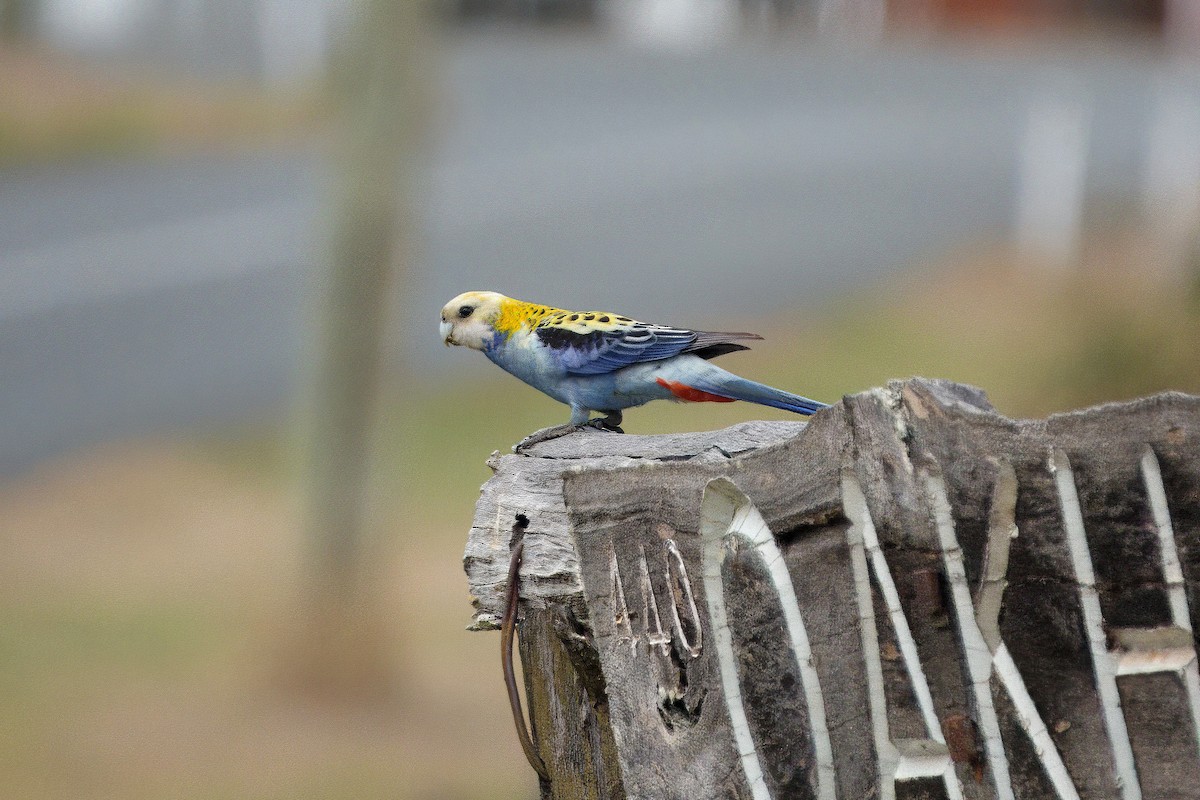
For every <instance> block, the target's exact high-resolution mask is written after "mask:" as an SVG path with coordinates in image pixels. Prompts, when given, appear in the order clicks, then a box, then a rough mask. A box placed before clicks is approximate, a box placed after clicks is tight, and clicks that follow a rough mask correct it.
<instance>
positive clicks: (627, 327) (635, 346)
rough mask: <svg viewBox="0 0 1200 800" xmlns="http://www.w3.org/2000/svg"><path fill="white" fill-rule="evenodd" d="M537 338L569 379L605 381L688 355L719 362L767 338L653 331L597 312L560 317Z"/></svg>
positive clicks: (544, 323)
mask: <svg viewBox="0 0 1200 800" xmlns="http://www.w3.org/2000/svg"><path fill="white" fill-rule="evenodd" d="M534 334H535V335H536V336H537V338H538V340H539V341H540V342H541V344H542V345H544V346H545V347H547V348H549V349H550V350H551V351H553V352H554V354H555V357H556V358H557V359H558V360H559V362H560V363H561V364H562V365H563V366H564V367H565V368H566V371H567V374H569V375H601V374H603V373H606V372H615V371H616V370H619V369H621V368H623V367H628V366H631V365H633V364H642V363H646V362H650V361H661V360H663V359H666V358H671V357H673V356H677V355H680V354H683V353H692V354H694V355H697V356H700V357H701V358H715V357H716V356H719V355H724V354H725V353H732V352H734V351H736V350H747V349H749V347H748V346H747V345H744V344H742V343H741V342H744V341H749V340H754V339H761V338H762V337H761V336H758V335H757V334H753V333H721V332H715V331H692V330H687V329H685V328H674V327H671V326H669V325H653V324H650V323H645V322H637V321H636V320H631V319H629V318H627V317H620V316H617V315H614V314H603V313H598V312H593V313H587V314H578V313H564V314H556V315H554V316H551V317H548V318H546V319H545V320H543V321H542V322H541V323H540V324H539V325H538V326H537V327H536V328H535V329H534Z"/></svg>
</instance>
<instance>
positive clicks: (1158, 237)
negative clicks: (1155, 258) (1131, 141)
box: [1142, 82, 1200, 270]
mask: <svg viewBox="0 0 1200 800" xmlns="http://www.w3.org/2000/svg"><path fill="white" fill-rule="evenodd" d="M1198 95H1200V92H1197V91H1196V90H1193V91H1190V92H1189V91H1187V89H1186V88H1185V87H1184V86H1182V85H1180V84H1179V83H1175V82H1171V83H1166V82H1164V84H1163V86H1162V87H1161V88H1160V89H1159V91H1158V97H1157V101H1156V108H1155V110H1154V113H1153V114H1152V115H1151V117H1150V128H1149V130H1148V132H1147V147H1146V166H1145V175H1144V181H1145V183H1144V185H1143V191H1142V209H1143V213H1144V214H1145V217H1146V229H1147V231H1148V232H1149V233H1150V234H1151V235H1152V236H1153V237H1154V239H1155V241H1156V244H1158V245H1159V246H1161V248H1162V252H1163V254H1164V257H1165V261H1166V265H1167V269H1168V270H1172V269H1175V268H1177V267H1179V266H1180V265H1181V264H1182V263H1183V262H1184V260H1185V259H1186V258H1187V255H1188V252H1189V250H1190V248H1191V247H1192V246H1193V244H1194V242H1195V240H1196V239H1197V237H1200V96H1198Z"/></svg>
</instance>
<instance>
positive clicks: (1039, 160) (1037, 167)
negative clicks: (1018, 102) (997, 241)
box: [1015, 92, 1089, 269]
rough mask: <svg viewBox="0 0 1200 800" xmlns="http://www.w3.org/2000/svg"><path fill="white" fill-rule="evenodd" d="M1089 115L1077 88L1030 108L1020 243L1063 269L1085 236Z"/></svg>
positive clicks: (1040, 260)
mask: <svg viewBox="0 0 1200 800" xmlns="http://www.w3.org/2000/svg"><path fill="white" fill-rule="evenodd" d="M1088 123H1089V119H1088V113H1087V111H1086V110H1085V104H1084V102H1083V101H1082V99H1081V98H1080V97H1079V93H1078V92H1061V93H1056V94H1052V95H1051V94H1047V95H1043V96H1041V97H1038V98H1036V99H1035V100H1034V101H1033V102H1032V103H1031V104H1030V107H1029V115H1028V118H1027V120H1026V123H1025V133H1024V136H1023V138H1022V140H1021V144H1020V148H1021V149H1020V152H1019V153H1018V154H1017V157H1018V174H1017V208H1016V230H1015V235H1016V242H1017V246H1018V248H1019V249H1020V250H1021V253H1022V255H1023V256H1024V257H1026V258H1027V259H1029V260H1031V261H1033V262H1034V263H1036V264H1038V265H1041V266H1045V267H1050V268H1055V269H1064V268H1067V267H1071V266H1073V265H1075V264H1076V263H1077V262H1078V259H1079V253H1080V248H1081V244H1082V239H1083V201H1084V184H1085V181H1086V178H1087V152H1088Z"/></svg>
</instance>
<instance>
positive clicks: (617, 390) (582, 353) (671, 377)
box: [440, 291, 827, 451]
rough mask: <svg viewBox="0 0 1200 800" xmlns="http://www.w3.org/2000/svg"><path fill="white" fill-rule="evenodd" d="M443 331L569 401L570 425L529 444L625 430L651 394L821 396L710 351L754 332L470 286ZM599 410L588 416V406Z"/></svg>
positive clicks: (730, 348) (792, 406)
mask: <svg viewBox="0 0 1200 800" xmlns="http://www.w3.org/2000/svg"><path fill="white" fill-rule="evenodd" d="M440 332H441V337H442V341H443V342H444V343H445V344H446V345H447V346H450V345H457V346H461V347H467V348H470V349H472V350H480V351H482V352H483V354H484V355H485V356H487V358H488V359H489V360H490V361H491V362H492V363H494V364H496V366H498V367H500V368H501V369H503V370H505V371H506V372H508V373H510V374H511V375H513V376H515V377H517V378H519V379H520V380H522V381H524V382H525V383H527V384H529V385H530V386H532V387H533V388H535V389H538V390H539V391H541V392H543V393H545V394H547V395H549V396H550V397H553V398H554V399H555V400H557V401H559V402H560V403H564V404H566V405H567V406H569V407H570V409H571V418H570V421H569V422H568V423H567V424H566V425H559V426H555V427H553V428H547V429H545V430H543V431H539V432H537V433H535V434H532V435H531V436H529V437H526V439H525V440H523V441H522V442H521V443H520V444H519V445H518V446H517V448H516V449H517V450H518V451H520V450H522V449H523V448H524V447H528V446H530V445H531V444H535V443H537V442H540V441H545V440H547V439H552V438H556V437H558V436H562V435H565V434H567V433H571V432H573V431H576V430H579V429H581V428H584V427H592V428H598V429H601V430H607V431H613V432H616V433H621V432H622V430H621V427H620V425H621V420H622V411H623V410H624V409H627V408H632V407H634V406H640V405H643V404H645V403H648V402H650V401H651V400H675V401H683V402H692V403H697V402H716V403H728V402H732V401H734V400H745V401H748V402H751V403H758V404H760V405H764V406H770V407H772V408H781V409H785V410H787V411H794V412H795V413H797V414H803V415H805V416H808V415H812V414H815V413H816V412H817V411H819V410H821V409H822V408H826V407H827V406H826V404H825V403H821V402H818V401H816V400H810V399H808V398H807V397H801V396H799V395H796V394H792V393H790V392H785V391H782V390H780V389H774V388H772V387H770V386H767V385H765V384H762V383H756V382H754V381H751V380H747V379H746V378H742V377H739V376H737V375H734V374H733V373H731V372H728V371H726V370H724V369H721V368H720V367H718V366H716V365H715V364H713V363H711V361H710V359H712V358H715V357H717V356H721V355H724V354H726V353H732V352H735V351H738V350H748V349H750V348H749V346H748V345H746V344H744V342H747V341H753V340H761V339H762V337H761V336H759V335H757V334H753V333H719V332H714V331H695V330H689V329H687V328H676V327H672V326H670V325H657V324H652V323H647V322H638V321H637V320H634V319H631V318H629V317H625V316H621V315H620V314H612V313H607V312H599V311H587V312H580V311H567V310H564V309H561V308H555V307H553V306H545V305H539V304H537V303H529V302H525V301H523V300H516V299H514V298H511V297H506V296H505V295H502V294H499V293H497V292H490V291H472V292H464V293H463V294H460V295H458V296H457V297H455V298H454V299H453V300H451V301H450V302H449V303H447V304H446V305H445V306H444V307H443V308H442V320H441V326H440ZM593 411H594V412H597V413H599V414H603V416H602V417H597V418H592V417H591V414H592V412H593Z"/></svg>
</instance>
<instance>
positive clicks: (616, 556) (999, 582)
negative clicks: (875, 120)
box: [465, 379, 1200, 800]
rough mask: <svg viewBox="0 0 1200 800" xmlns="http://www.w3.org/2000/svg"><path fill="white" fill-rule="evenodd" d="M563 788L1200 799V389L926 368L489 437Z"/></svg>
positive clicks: (500, 518)
mask: <svg viewBox="0 0 1200 800" xmlns="http://www.w3.org/2000/svg"><path fill="white" fill-rule="evenodd" d="M490 463H491V464H492V466H493V469H494V470H495V473H496V474H495V477H494V478H492V480H491V481H489V482H488V483H487V484H486V485H485V486H484V489H483V493H482V496H481V499H480V501H479V505H478V507H477V511H476V518H475V521H474V524H473V527H472V530H471V535H470V539H469V542H468V546H467V552H466V556H465V565H466V568H467V574H468V578H469V582H470V586H471V591H472V594H473V595H474V597H475V602H476V617H475V619H476V627H482V628H486V627H494V625H495V623H496V621H497V620H498V618H499V615H500V612H501V609H502V606H503V590H504V588H505V585H504V584H505V579H506V570H507V566H508V553H509V549H510V544H511V541H512V539H513V536H514V531H515V530H516V526H517V520H518V515H520V516H521V517H522V518H523V519H525V520H528V525H527V526H522V527H524V547H525V551H524V564H523V566H522V570H521V586H520V590H521V597H522V604H521V608H522V615H523V616H522V619H521V622H520V626H519V632H520V637H521V640H520V647H521V655H522V660H523V663H524V665H525V678H526V687H527V690H528V696H529V705H530V716H531V720H532V723H533V728H534V735H535V740H536V742H537V744H538V747H539V750H540V752H541V755H542V758H543V760H544V761H545V762H546V765H547V767H548V769H549V771H550V774H551V780H550V781H549V782H548V783H544V784H543V786H542V793H543V796H544V797H553V798H622V797H629V798H753V799H754V800H765V799H766V798H808V797H812V798H868V797H880V798H947V800H954V798H1005V799H1007V798H1013V799H1014V800H1015V799H1016V798H1039V799H1040V798H1063V799H1071V798H1121V800H1136V799H1137V798H1142V797H1145V798H1192V797H1196V798H1200V676H1198V673H1197V659H1196V643H1195V636H1194V633H1193V632H1194V631H1195V629H1196V627H1197V624H1200V619H1198V615H1200V596H1198V595H1197V593H1196V592H1197V588H1198V587H1200V398H1196V397H1190V396H1186V395H1180V394H1165V395H1159V396H1156V397H1152V398H1148V399H1145V400H1141V401H1137V402H1133V403H1128V404H1120V405H1109V406H1102V407H1098V408H1093V409H1088V410H1086V411H1081V412H1076V413H1071V414H1064V415H1058V416H1054V417H1051V418H1049V419H1048V420H1009V419H1005V418H1003V417H1001V416H999V415H997V414H996V413H995V412H994V411H993V409H992V408H991V407H990V405H989V404H988V403H987V401H986V399H985V397H984V396H983V395H982V393H980V392H979V391H977V390H975V389H971V388H969V387H964V386H959V385H955V384H950V383H946V382H939V381H928V380H921V379H913V380H911V381H907V382H893V383H892V384H890V385H889V386H888V387H886V388H883V389H876V390H872V391H869V392H865V393H863V394H859V395H854V396H851V397H847V398H846V399H845V400H843V402H841V403H839V404H837V405H836V406H834V407H833V408H830V409H828V410H826V411H822V412H821V413H819V414H818V415H816V416H815V417H814V418H813V419H812V422H811V423H810V424H808V425H807V426H805V425H803V424H801V423H748V424H745V425H739V426H735V427H733V428H729V429H726V430H723V431H715V432H711V433H704V434H687V435H676V436H664V437H645V436H619V435H615V434H607V433H603V432H596V431H584V432H581V433H578V434H573V435H571V436H568V437H564V438H562V439H558V440H553V441H550V442H546V443H543V444H540V445H537V446H536V447H534V448H532V449H531V450H530V451H529V452H528V453H527V454H524V455H506V456H499V457H494V458H493V460H492V461H491V462H490Z"/></svg>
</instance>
